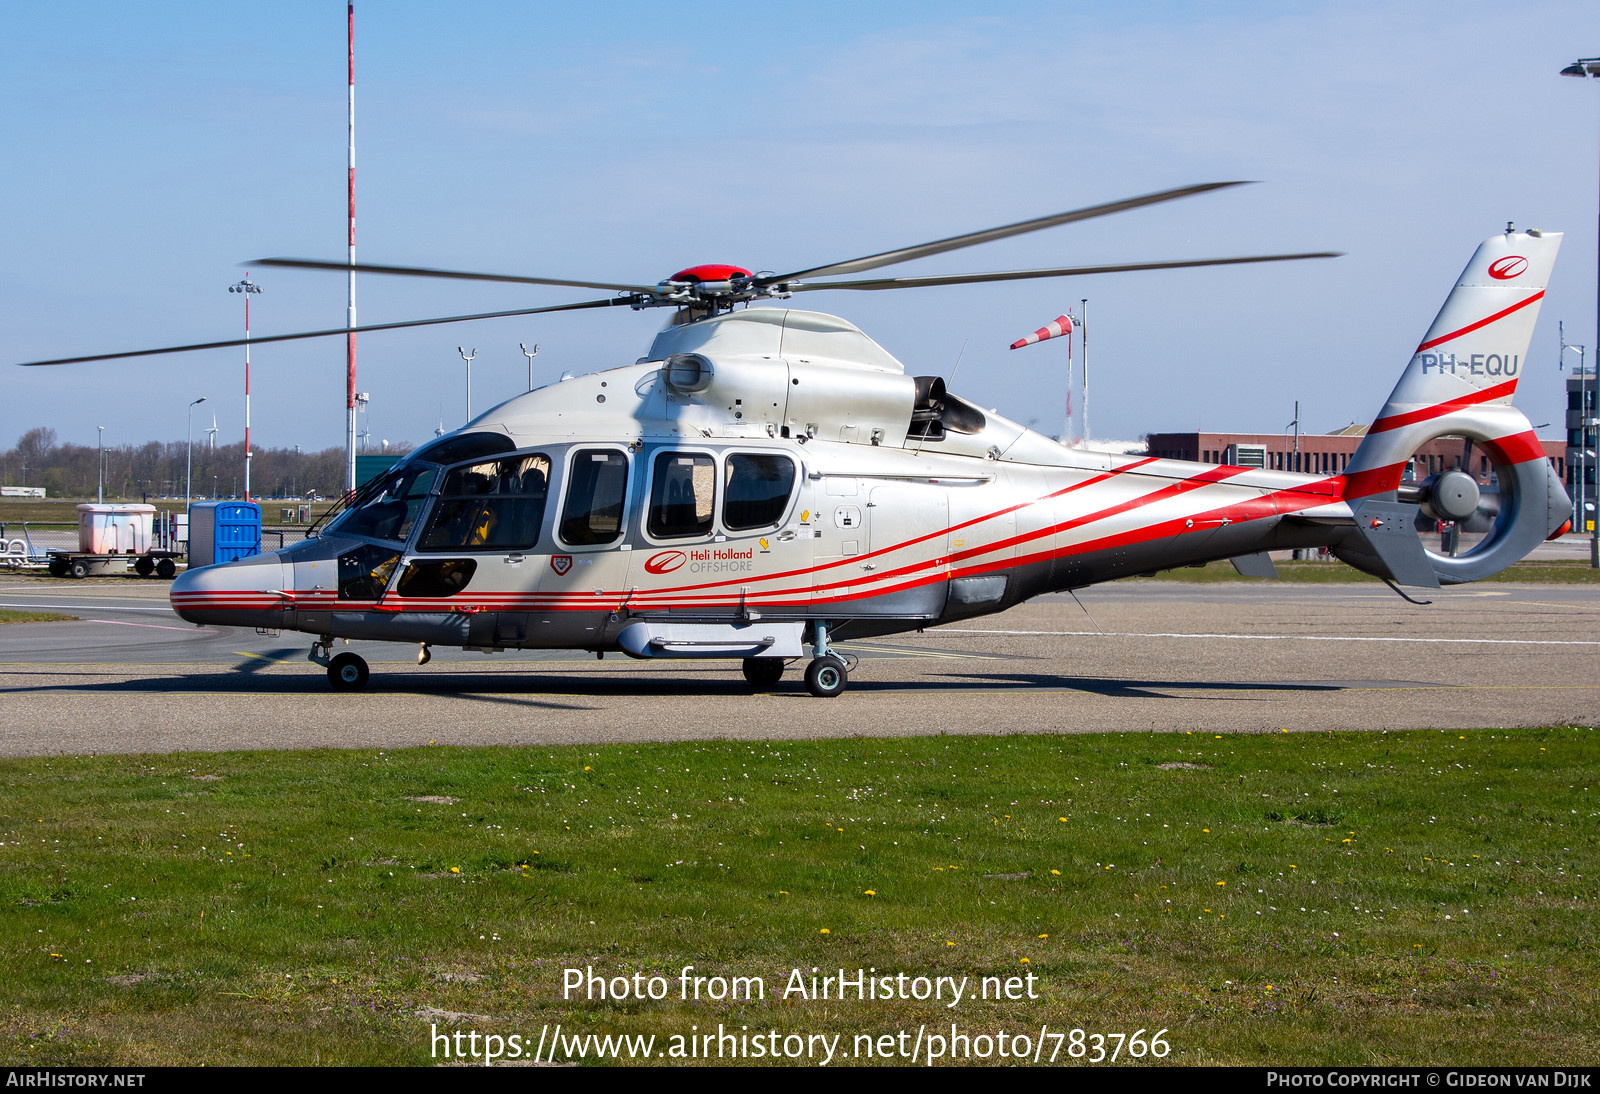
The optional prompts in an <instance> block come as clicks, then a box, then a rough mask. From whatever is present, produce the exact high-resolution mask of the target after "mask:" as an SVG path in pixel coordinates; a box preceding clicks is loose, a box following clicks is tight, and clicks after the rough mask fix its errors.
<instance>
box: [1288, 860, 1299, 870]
mask: <svg viewBox="0 0 1600 1094" xmlns="http://www.w3.org/2000/svg"><path fill="white" fill-rule="evenodd" d="M1289 869H1291V870H1298V869H1300V867H1298V866H1296V865H1295V864H1294V863H1292V862H1291V863H1289Z"/></svg>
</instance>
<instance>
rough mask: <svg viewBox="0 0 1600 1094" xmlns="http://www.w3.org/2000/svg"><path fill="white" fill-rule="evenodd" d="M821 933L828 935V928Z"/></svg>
mask: <svg viewBox="0 0 1600 1094" xmlns="http://www.w3.org/2000/svg"><path fill="white" fill-rule="evenodd" d="M820 933H822V934H827V933H828V928H826V927H824V928H822V931H821V932H820Z"/></svg>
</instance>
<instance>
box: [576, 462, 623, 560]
mask: <svg viewBox="0 0 1600 1094" xmlns="http://www.w3.org/2000/svg"><path fill="white" fill-rule="evenodd" d="M627 491H628V458H627V457H626V456H624V455H623V454H622V453H621V452H617V451H615V450H613V449H595V448H586V449H581V450H579V452H578V453H577V455H575V456H573V457H572V471H571V473H570V475H569V476H568V481H567V506H566V511H565V514H564V516H563V518H562V521H561V539H562V541H563V542H566V543H570V544H572V545H573V546H575V547H592V546H596V545H599V544H602V543H612V542H614V541H615V540H617V539H618V538H620V537H621V535H622V500H623V498H624V496H626V494H627Z"/></svg>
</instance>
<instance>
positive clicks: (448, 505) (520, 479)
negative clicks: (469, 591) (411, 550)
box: [417, 452, 550, 551]
mask: <svg viewBox="0 0 1600 1094" xmlns="http://www.w3.org/2000/svg"><path fill="white" fill-rule="evenodd" d="M549 488H550V457H548V456H546V455H545V454H544V453H542V452H534V453H531V454H529V455H524V456H509V457H507V458H506V459H503V460H487V461H485V462H483V463H474V464H468V465H466V466H465V467H453V468H451V469H450V470H449V471H448V472H446V473H445V476H444V485H443V486H442V487H441V488H440V490H439V500H438V501H436V502H434V505H433V514H432V516H430V517H429V518H428V525H427V527H426V528H424V529H423V531H422V538H421V539H419V540H418V541H417V550H419V551H459V550H461V549H463V548H472V547H477V548H483V549H485V550H520V549H522V548H527V547H532V546H534V544H536V543H538V542H539V528H540V526H541V525H542V524H543V523H544V507H545V498H546V497H547V495H548V493H549Z"/></svg>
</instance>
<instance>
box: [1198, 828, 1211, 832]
mask: <svg viewBox="0 0 1600 1094" xmlns="http://www.w3.org/2000/svg"><path fill="white" fill-rule="evenodd" d="M1200 831H1202V832H1209V831H1211V829H1209V828H1202V829H1200Z"/></svg>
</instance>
